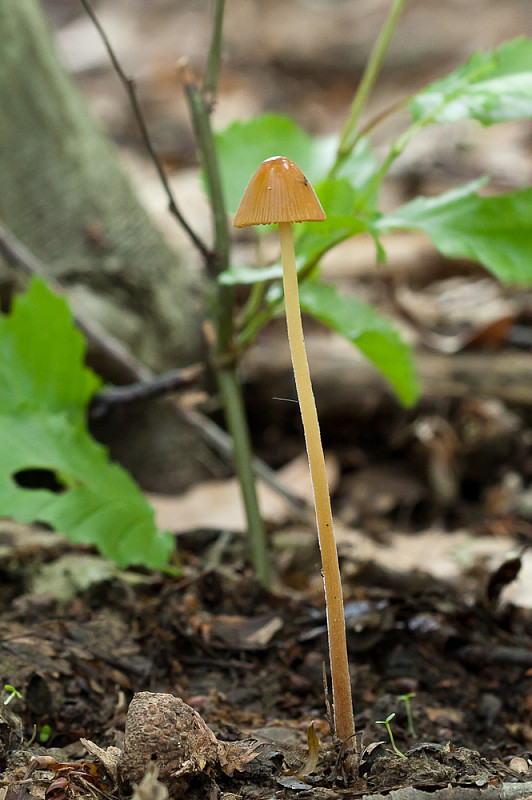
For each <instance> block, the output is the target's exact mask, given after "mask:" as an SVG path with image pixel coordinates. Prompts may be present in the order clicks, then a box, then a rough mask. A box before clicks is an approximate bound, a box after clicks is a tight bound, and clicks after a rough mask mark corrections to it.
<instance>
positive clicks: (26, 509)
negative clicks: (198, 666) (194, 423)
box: [0, 279, 174, 568]
mask: <svg viewBox="0 0 532 800" xmlns="http://www.w3.org/2000/svg"><path fill="white" fill-rule="evenodd" d="M84 356H85V343H84V340H83V337H82V335H81V333H79V331H78V330H76V328H75V327H74V325H73V321H72V316H71V314H70V311H69V309H68V307H67V305H66V303H65V301H64V300H62V299H61V298H59V297H56V296H55V295H54V294H53V293H52V292H50V290H49V289H48V288H47V287H46V285H45V284H44V283H43V282H42V281H40V280H38V279H34V280H33V281H32V282H31V284H30V287H29V289H28V291H27V292H26V293H24V294H22V295H19V296H18V297H17V298H16V299H15V301H14V303H13V307H12V310H11V313H10V314H8V315H6V316H0V516H11V517H14V518H15V519H18V520H21V521H25V522H34V521H37V520H39V521H42V522H47V523H48V524H50V525H52V526H53V527H54V528H56V529H57V530H59V531H60V532H61V533H63V534H64V535H66V536H67V537H68V538H70V539H71V540H72V541H76V542H86V543H88V544H94V545H96V546H97V547H98V548H99V550H100V551H101V553H102V554H103V555H105V556H106V557H107V558H109V559H111V560H112V561H115V562H116V563H117V564H119V565H120V566H127V565H128V564H142V565H145V566H148V567H152V568H162V567H165V566H166V564H167V563H168V558H169V554H170V551H171V550H172V548H173V544H174V543H173V538H172V536H171V535H170V534H168V533H164V532H161V531H159V530H157V528H156V526H155V522H154V517H153V511H152V509H151V508H150V506H149V504H148V503H147V501H146V500H145V498H144V497H143V495H142V494H141V492H140V490H139V489H138V487H137V486H136V484H135V483H134V482H133V480H132V479H131V477H130V476H129V475H128V474H127V472H126V471H125V470H123V469H122V468H121V467H120V466H118V465H117V464H113V463H111V462H110V461H109V459H108V456H107V451H106V450H105V448H104V447H102V446H101V445H99V444H98V443H97V442H95V441H94V439H92V437H91V436H90V434H89V433H88V431H87V430H86V421H85V414H86V406H87V403H88V401H89V399H90V397H91V396H92V394H93V393H94V391H95V390H96V389H97V388H98V387H99V386H100V385H101V381H100V379H99V378H98V377H97V376H96V375H95V374H94V373H93V372H92V371H91V370H89V369H87V368H86V367H85V366H84V363H83V361H84ZM35 469H42V470H48V471H51V472H52V473H53V474H54V475H55V477H56V479H57V481H58V482H59V484H60V485H61V486H62V487H63V491H61V492H55V493H54V492H51V491H47V490H44V489H36V490H33V489H28V488H23V487H22V486H20V485H18V483H17V482H16V476H17V473H22V472H24V471H26V470H35Z"/></svg>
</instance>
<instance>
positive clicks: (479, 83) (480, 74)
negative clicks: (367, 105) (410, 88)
mask: <svg viewBox="0 0 532 800" xmlns="http://www.w3.org/2000/svg"><path fill="white" fill-rule="evenodd" d="M410 109H411V113H412V117H413V119H414V121H419V120H421V119H424V118H426V117H429V116H431V121H434V122H456V121H458V120H461V119H476V120H478V121H479V122H481V123H482V124H483V125H492V124H493V123H497V122H505V121H507V120H512V119H521V118H530V117H532V39H529V38H525V37H520V38H518V39H514V40H512V41H510V42H505V43H504V44H502V45H501V46H500V47H497V48H496V49H495V50H492V51H491V52H488V53H480V52H478V53H474V54H473V55H472V56H471V58H470V59H469V60H468V61H467V62H466V63H465V64H463V65H462V66H461V67H460V68H459V69H457V70H455V71H454V72H452V73H451V74H450V75H447V76H446V77H445V78H442V79H441V80H439V81H436V82H435V83H432V84H431V85H430V86H428V87H427V88H426V89H424V90H423V91H422V92H420V93H419V94H417V95H416V96H415V97H413V98H412V100H411V102H410Z"/></svg>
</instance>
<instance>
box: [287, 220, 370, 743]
mask: <svg viewBox="0 0 532 800" xmlns="http://www.w3.org/2000/svg"><path fill="white" fill-rule="evenodd" d="M279 236H280V239H281V256H282V261H283V285H284V297H285V308H286V322H287V327H288V338H289V342H290V352H291V356H292V364H293V367H294V376H295V380H296V386H297V394H298V397H299V406H300V409H301V419H302V421H303V429H304V432H305V440H306V445H307V454H308V460H309V466H310V473H311V477H312V489H313V493H314V502H315V506H316V521H317V526H318V537H319V543H320V550H321V559H322V565H323V580H324V586H325V600H326V604H327V629H328V635H329V655H330V662H331V682H332V690H333V704H334V726H335V731H336V735H337V736H338V738H339V739H341V740H342V741H345V740H346V739H349V738H350V737H352V736H354V733H355V725H354V719H353V704H352V699H351V680H350V677H349V662H348V658H347V642H346V631H345V619H344V603H343V597H342V583H341V579H340V567H339V563H338V552H337V549H336V540H335V538H334V529H333V520H332V511H331V501H330V497H329V487H328V483H327V474H326V471H325V458H324V454H323V447H322V444H321V436H320V427H319V422H318V413H317V410H316V403H315V400H314V393H313V391H312V382H311V379H310V371H309V366H308V360H307V353H306V349H305V340H304V337H303V325H302V322H301V311H300V308H299V291H298V280H297V269H296V260H295V253H294V238H293V231H292V225H291V224H290V223H287V222H281V223H279Z"/></svg>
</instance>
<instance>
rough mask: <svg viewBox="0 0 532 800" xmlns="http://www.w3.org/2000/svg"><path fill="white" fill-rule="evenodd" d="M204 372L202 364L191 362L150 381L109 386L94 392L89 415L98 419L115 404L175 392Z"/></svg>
mask: <svg viewBox="0 0 532 800" xmlns="http://www.w3.org/2000/svg"><path fill="white" fill-rule="evenodd" d="M203 372H204V367H203V364H191V365H190V366H188V367H182V368H181V369H170V370H168V371H167V372H163V373H162V374H161V375H157V376H156V377H155V378H154V379H153V380H151V381H137V382H136V383H130V384H128V385H127V386H111V387H107V388H105V389H102V390H101V391H99V392H96V394H95V395H93V397H92V399H91V404H90V409H89V415H90V416H91V417H92V419H100V418H101V417H103V416H105V414H108V413H109V411H111V409H113V408H114V407H115V406H123V405H127V404H128V403H137V402H139V401H141V400H151V399H152V398H154V397H160V396H161V395H165V394H168V393H169V392H176V391H178V390H179V389H184V388H186V387H189V386H191V385H192V384H194V383H197V382H198V380H199V379H200V378H201V376H202V375H203Z"/></svg>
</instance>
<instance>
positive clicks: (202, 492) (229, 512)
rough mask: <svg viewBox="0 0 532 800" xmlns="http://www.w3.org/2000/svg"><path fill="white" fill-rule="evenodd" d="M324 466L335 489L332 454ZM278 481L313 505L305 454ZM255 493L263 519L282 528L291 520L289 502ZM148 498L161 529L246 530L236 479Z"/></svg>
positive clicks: (271, 493)
mask: <svg viewBox="0 0 532 800" xmlns="http://www.w3.org/2000/svg"><path fill="white" fill-rule="evenodd" d="M326 463H327V476H328V479H329V485H330V486H331V490H334V487H335V485H336V484H337V482H338V476H339V467H338V463H337V460H336V458H335V457H334V456H331V455H329V456H327V459H326ZM277 478H278V481H279V483H280V484H284V485H285V486H286V487H287V488H288V489H289V490H290V491H291V492H292V493H293V494H295V495H297V496H298V497H301V498H303V499H304V500H307V502H308V503H309V504H312V503H313V500H312V486H311V483H310V474H309V468H308V461H307V457H306V455H301V456H300V457H298V458H296V459H294V461H291V462H290V463H289V464H287V465H286V466H285V467H283V469H281V470H279V471H278V472H277ZM258 493H259V503H260V507H261V511H262V515H263V517H264V519H265V520H267V521H268V522H270V523H272V524H275V525H282V524H283V523H285V522H286V521H288V520H289V519H290V507H289V505H288V503H287V502H286V501H285V500H284V499H283V498H282V497H280V496H279V495H278V494H277V493H276V492H274V491H273V490H272V489H270V488H268V487H267V486H264V485H263V484H261V483H259V486H258ZM148 499H149V501H150V503H151V504H152V506H153V508H154V509H155V516H156V520H157V524H158V525H159V526H160V527H161V528H163V529H169V530H172V531H175V532H178V533H179V532H184V531H190V530H194V529H195V528H214V529H225V530H231V531H241V532H245V531H247V522H246V518H245V515H244V511H243V508H242V501H241V496H240V487H239V485H238V481H237V480H236V478H231V479H230V480H227V481H207V482H205V483H200V484H198V485H197V486H194V487H193V488H192V489H189V491H188V492H185V493H184V494H182V495H178V496H173V495H162V494H149V495H148Z"/></svg>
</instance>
